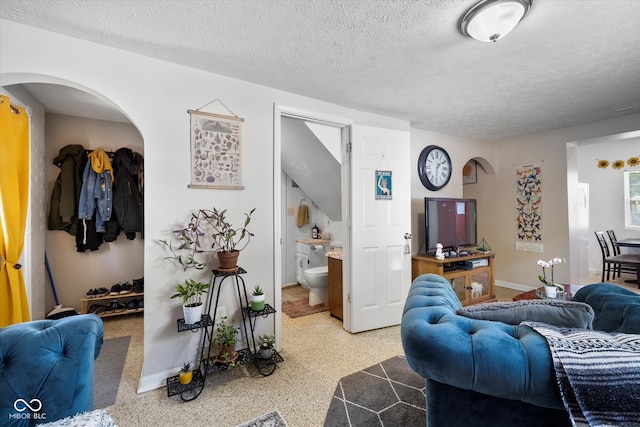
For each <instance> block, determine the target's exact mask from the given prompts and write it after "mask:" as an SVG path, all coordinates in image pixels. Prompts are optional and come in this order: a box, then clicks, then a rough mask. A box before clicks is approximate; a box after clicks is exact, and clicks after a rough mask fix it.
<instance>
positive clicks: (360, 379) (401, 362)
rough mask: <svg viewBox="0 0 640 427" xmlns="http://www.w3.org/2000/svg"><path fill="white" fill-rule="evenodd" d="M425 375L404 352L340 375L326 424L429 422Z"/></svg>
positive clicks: (409, 426)
mask: <svg viewBox="0 0 640 427" xmlns="http://www.w3.org/2000/svg"><path fill="white" fill-rule="evenodd" d="M425 405H426V398H425V382H424V379H423V378H422V377H421V376H420V375H418V374H416V373H415V372H413V370H412V369H411V368H410V367H409V365H408V364H407V361H406V359H405V358H404V357H402V356H397V357H393V358H391V359H388V360H385V361H383V362H380V363H378V364H377V365H373V366H371V367H369V368H367V369H363V370H362V371H359V372H356V373H354V374H351V375H348V376H346V377H343V378H341V379H340V382H339V383H338V387H336V391H335V393H334V395H333V398H332V399H331V404H330V405H329V410H328V411H327V416H326V418H325V421H324V427H342V426H344V427H375V426H379V427H396V426H403V427H413V426H424V425H425V424H426V409H425Z"/></svg>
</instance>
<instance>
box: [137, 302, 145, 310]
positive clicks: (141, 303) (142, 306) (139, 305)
mask: <svg viewBox="0 0 640 427" xmlns="http://www.w3.org/2000/svg"><path fill="white" fill-rule="evenodd" d="M138 310H144V299H141V300H138Z"/></svg>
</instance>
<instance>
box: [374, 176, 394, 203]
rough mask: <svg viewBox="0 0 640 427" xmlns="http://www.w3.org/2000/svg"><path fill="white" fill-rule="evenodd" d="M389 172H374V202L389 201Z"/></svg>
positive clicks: (390, 195) (390, 197)
mask: <svg viewBox="0 0 640 427" xmlns="http://www.w3.org/2000/svg"><path fill="white" fill-rule="evenodd" d="M391 177H392V174H391V171H379V170H377V171H376V200H391V199H392V190H391Z"/></svg>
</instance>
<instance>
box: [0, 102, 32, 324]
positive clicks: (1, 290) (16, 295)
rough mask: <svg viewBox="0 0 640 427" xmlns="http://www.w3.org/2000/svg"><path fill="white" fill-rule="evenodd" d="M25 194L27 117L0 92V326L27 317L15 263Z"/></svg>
mask: <svg viewBox="0 0 640 427" xmlns="http://www.w3.org/2000/svg"><path fill="white" fill-rule="evenodd" d="M28 196H29V118H28V117H27V112H26V111H25V110H24V109H23V108H21V107H18V106H14V105H11V102H10V99H9V97H7V96H4V95H0V327H3V326H7V325H10V324H12V323H19V322H26V321H28V320H29V302H28V301H27V292H26V290H25V287H24V277H23V276H22V270H21V266H20V264H19V263H18V261H19V259H20V255H21V254H22V248H23V246H24V233H25V228H26V225H27V206H28Z"/></svg>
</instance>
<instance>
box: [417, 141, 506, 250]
mask: <svg viewBox="0 0 640 427" xmlns="http://www.w3.org/2000/svg"><path fill="white" fill-rule="evenodd" d="M429 145H439V146H440V147H443V148H444V149H445V150H446V151H447V153H449V157H451V162H452V167H453V173H452V175H451V180H450V181H449V183H448V184H447V185H446V186H445V187H444V188H443V189H442V190H440V191H430V190H427V189H426V188H425V187H424V186H423V185H422V182H421V181H420V178H419V177H418V157H419V156H420V152H421V151H422V150H423V149H424V148H425V147H427V146H429ZM471 159H478V160H479V161H481V162H483V164H484V165H485V167H486V168H487V169H488V170H490V171H493V168H494V166H493V164H494V162H495V144H493V143H489V142H486V141H479V140H477V141H475V140H471V139H467V138H459V137H454V136H451V135H444V134H440V133H435V132H429V131H425V130H420V129H411V165H410V168H411V171H412V172H411V233H412V236H413V238H412V240H411V247H412V253H414V254H416V253H419V252H424V248H423V245H424V238H425V234H424V233H425V231H424V198H425V197H474V198H475V196H474V195H466V194H463V186H462V168H463V167H464V165H465V164H466V163H467V162H468V161H469V160H471ZM480 169H481V168H480V167H479V168H478V170H479V171H480ZM478 180H479V181H480V178H478ZM465 191H466V189H465ZM481 195H482V197H478V238H479V239H481V238H482V237H481V236H483V232H484V230H485V229H486V228H487V225H486V222H487V221H489V220H490V216H489V215H487V214H486V213H487V212H490V209H491V199H490V197H489V195H488V194H485V193H482V194H481Z"/></svg>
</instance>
